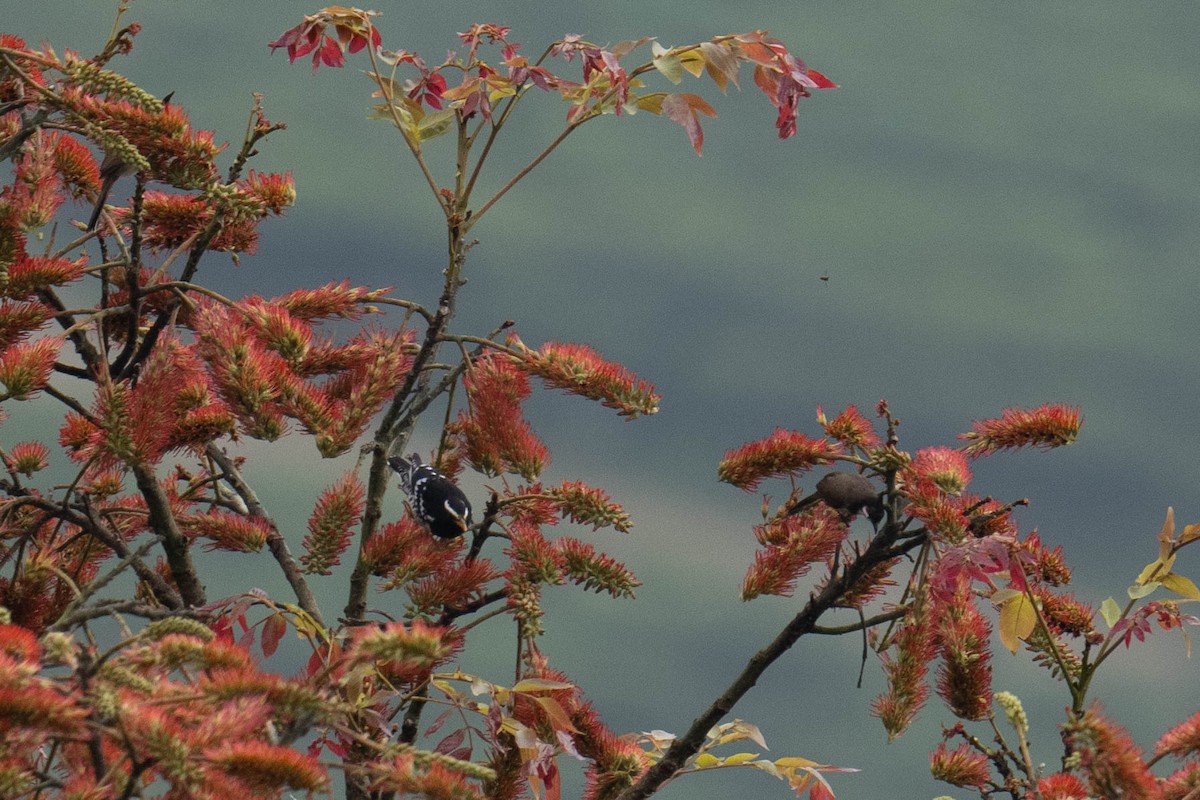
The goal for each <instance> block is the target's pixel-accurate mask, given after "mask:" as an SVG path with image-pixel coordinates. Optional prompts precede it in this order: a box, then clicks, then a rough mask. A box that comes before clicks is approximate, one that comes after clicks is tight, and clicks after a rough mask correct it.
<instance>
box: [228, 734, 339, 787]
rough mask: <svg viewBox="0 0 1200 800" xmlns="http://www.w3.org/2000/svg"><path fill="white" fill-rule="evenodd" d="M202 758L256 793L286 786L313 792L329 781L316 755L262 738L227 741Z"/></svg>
mask: <svg viewBox="0 0 1200 800" xmlns="http://www.w3.org/2000/svg"><path fill="white" fill-rule="evenodd" d="M205 760H207V761H208V762H209V763H210V764H211V766H212V767H214V768H216V769H219V770H221V771H222V772H224V773H226V774H227V775H230V776H231V777H233V778H235V779H236V780H237V781H238V782H240V783H242V784H244V785H245V786H246V787H247V788H248V789H249V790H251V791H253V792H254V793H255V794H258V795H259V796H263V795H265V794H268V793H277V792H279V791H280V790H281V789H284V788H288V787H290V788H292V789H299V790H302V791H309V792H315V791H318V790H320V789H323V788H325V785H326V783H328V778H327V776H326V775H325V770H324V769H323V768H322V767H321V766H320V765H319V764H318V763H317V760H316V759H315V758H313V757H311V756H307V755H304V754H302V753H298V752H296V751H295V750H292V749H290V748H287V747H281V746H279V745H273V744H270V743H268V742H263V741H256V740H251V741H243V742H228V741H227V742H226V743H224V744H222V745H221V746H220V748H219V749H217V750H215V751H213V750H210V751H208V752H207V753H205Z"/></svg>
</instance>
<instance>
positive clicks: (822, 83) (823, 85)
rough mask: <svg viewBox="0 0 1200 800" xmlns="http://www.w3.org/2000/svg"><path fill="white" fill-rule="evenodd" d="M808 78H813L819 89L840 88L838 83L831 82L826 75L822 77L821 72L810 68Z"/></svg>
mask: <svg viewBox="0 0 1200 800" xmlns="http://www.w3.org/2000/svg"><path fill="white" fill-rule="evenodd" d="M808 77H810V78H812V79H813V81H815V82H816V84H817V88H818V89H836V88H838V85H837V84H836V83H834V82H833V81H831V80H829V78H826V77H825V76H824V75H822V74H821V73H820V72H817V71H816V70H815V69H811V68H810V69H809V70H808Z"/></svg>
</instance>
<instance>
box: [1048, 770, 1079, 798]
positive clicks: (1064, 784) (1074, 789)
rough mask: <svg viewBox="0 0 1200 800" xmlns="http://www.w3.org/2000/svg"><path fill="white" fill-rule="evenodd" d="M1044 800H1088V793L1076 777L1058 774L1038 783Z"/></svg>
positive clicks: (1062, 773) (1063, 773)
mask: <svg viewBox="0 0 1200 800" xmlns="http://www.w3.org/2000/svg"><path fill="white" fill-rule="evenodd" d="M1037 790H1038V793H1039V794H1040V795H1041V796H1042V800H1088V791H1087V787H1085V786H1084V785H1083V784H1082V783H1081V782H1080V781H1079V778H1076V777H1075V776H1074V775H1070V774H1068V773H1066V772H1056V773H1054V774H1053V775H1047V776H1046V777H1044V778H1042V779H1041V780H1039V781H1038V785H1037Z"/></svg>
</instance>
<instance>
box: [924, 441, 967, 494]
mask: <svg viewBox="0 0 1200 800" xmlns="http://www.w3.org/2000/svg"><path fill="white" fill-rule="evenodd" d="M909 469H910V470H911V475H912V479H913V480H914V481H915V482H917V483H918V484H919V483H920V482H922V481H928V482H929V483H932V484H933V485H934V486H936V487H937V488H938V489H940V490H942V491H943V492H945V493H946V494H962V492H963V490H964V489H966V488H967V485H968V484H969V483H970V482H971V468H970V467H969V466H967V458H966V456H964V455H963V454H962V453H961V452H960V451H958V450H953V449H951V448H949V447H926V448H923V449H921V450H918V451H917V457H916V458H914V459H913V461H912V464H910V465H909Z"/></svg>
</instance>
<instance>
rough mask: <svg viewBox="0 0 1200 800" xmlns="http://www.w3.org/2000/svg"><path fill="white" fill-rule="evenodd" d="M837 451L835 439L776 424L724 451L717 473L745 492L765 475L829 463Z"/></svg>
mask: <svg viewBox="0 0 1200 800" xmlns="http://www.w3.org/2000/svg"><path fill="white" fill-rule="evenodd" d="M841 453H842V448H841V445H839V444H838V443H837V442H831V441H829V440H828V439H813V438H810V437H808V436H805V435H804V434H803V433H799V432H797V431H789V430H785V429H783V428H776V429H775V432H774V433H772V434H771V435H770V436H768V437H767V438H765V439H759V440H758V441H756V442H750V443H748V444H744V445H742V446H741V447H738V448H735V449H733V450H729V451H728V452H726V453H725V457H724V458H723V459H721V463H720V465H718V467H717V476H718V477H719V478H720V479H721V480H723V481H725V482H726V483H732V484H733V485H734V486H736V487H738V488H739V489H745V490H746V491H748V492H749V491H753V490H754V489H755V488H757V487H758V484H759V483H760V482H761V481H763V480H765V479H767V478H778V477H783V476H786V475H791V474H794V473H797V472H803V471H806V470H809V469H812V468H813V467H815V466H818V465H821V464H829V463H832V461H833V459H834V458H835V457H836V456H839V455H841Z"/></svg>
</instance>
